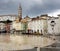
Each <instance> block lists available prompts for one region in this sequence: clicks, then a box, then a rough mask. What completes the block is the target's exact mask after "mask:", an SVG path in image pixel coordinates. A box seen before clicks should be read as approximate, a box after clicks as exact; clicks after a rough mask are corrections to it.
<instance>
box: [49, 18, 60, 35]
mask: <svg viewBox="0 0 60 51" xmlns="http://www.w3.org/2000/svg"><path fill="white" fill-rule="evenodd" d="M59 20H60V19H59V17H48V34H53V33H54V34H59V33H60V22H59ZM52 21H54V22H55V24H54V30H53V29H52V28H53V27H52V26H51V22H52Z"/></svg>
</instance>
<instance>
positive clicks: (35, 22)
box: [28, 15, 47, 34]
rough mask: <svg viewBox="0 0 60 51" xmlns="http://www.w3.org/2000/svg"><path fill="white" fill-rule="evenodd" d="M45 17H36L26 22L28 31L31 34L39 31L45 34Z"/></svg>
mask: <svg viewBox="0 0 60 51" xmlns="http://www.w3.org/2000/svg"><path fill="white" fill-rule="evenodd" d="M46 16H47V15H41V16H37V17H36V18H31V21H29V22H28V29H31V30H33V32H37V31H39V33H43V34H45V33H47V17H46Z"/></svg>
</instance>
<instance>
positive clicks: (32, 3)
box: [0, 0, 60, 17]
mask: <svg viewBox="0 0 60 51" xmlns="http://www.w3.org/2000/svg"><path fill="white" fill-rule="evenodd" d="M19 3H21V5H22V12H23V17H25V16H26V15H29V16H30V17H34V16H38V15H41V14H49V15H51V16H56V15H57V14H60V0H0V14H2V15H3V14H4V15H5V14H18V5H19Z"/></svg>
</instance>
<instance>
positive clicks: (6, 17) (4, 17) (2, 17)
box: [0, 15, 17, 21]
mask: <svg viewBox="0 0 60 51" xmlns="http://www.w3.org/2000/svg"><path fill="white" fill-rule="evenodd" d="M16 17H17V15H0V21H6V20H11V21H14V20H15V19H16Z"/></svg>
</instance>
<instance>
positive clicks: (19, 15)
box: [18, 4, 22, 21]
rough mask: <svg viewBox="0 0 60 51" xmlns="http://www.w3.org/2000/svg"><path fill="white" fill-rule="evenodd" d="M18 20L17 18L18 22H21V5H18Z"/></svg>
mask: <svg viewBox="0 0 60 51" xmlns="http://www.w3.org/2000/svg"><path fill="white" fill-rule="evenodd" d="M18 18H19V21H21V19H22V7H21V4H20V5H19V8H18Z"/></svg>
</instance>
